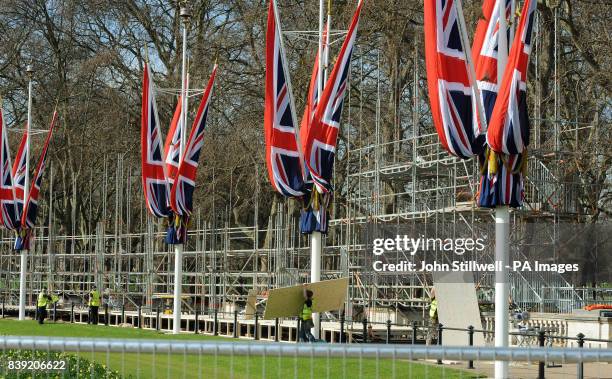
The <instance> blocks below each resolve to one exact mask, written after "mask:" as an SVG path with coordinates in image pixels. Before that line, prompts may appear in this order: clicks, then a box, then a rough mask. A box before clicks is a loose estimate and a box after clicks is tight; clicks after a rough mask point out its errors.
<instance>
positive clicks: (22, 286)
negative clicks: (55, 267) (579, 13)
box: [19, 65, 34, 320]
mask: <svg viewBox="0 0 612 379" xmlns="http://www.w3.org/2000/svg"><path fill="white" fill-rule="evenodd" d="M26 73H27V74H28V79H29V82H28V123H27V124H26V169H25V184H24V189H23V208H22V209H23V211H25V205H26V201H27V199H28V192H29V181H30V125H31V123H32V76H33V75H34V69H33V68H32V65H28V66H27V67H26ZM27 265H28V250H26V249H23V250H21V263H20V272H19V320H25V305H26V267H27Z"/></svg>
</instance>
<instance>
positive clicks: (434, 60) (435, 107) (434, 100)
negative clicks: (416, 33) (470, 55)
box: [424, 0, 485, 159]
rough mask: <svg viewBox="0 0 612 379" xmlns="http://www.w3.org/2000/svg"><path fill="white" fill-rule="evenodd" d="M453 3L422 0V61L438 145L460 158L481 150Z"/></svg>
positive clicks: (470, 155) (450, 1) (480, 139)
mask: <svg viewBox="0 0 612 379" xmlns="http://www.w3.org/2000/svg"><path fill="white" fill-rule="evenodd" d="M455 1H456V0H425V8H424V21H425V61H426V68H427V84H428V88H429V100H430V103H431V115H432V118H433V122H434V125H435V127H436V131H437V132H438V137H439V138H440V143H441V144H442V146H443V147H444V149H446V150H447V151H448V152H449V153H451V154H452V155H455V156H457V157H459V158H462V159H467V158H470V157H472V156H474V155H476V154H478V153H480V152H481V151H482V150H483V148H484V140H485V138H484V135H481V131H480V126H479V123H478V122H477V117H476V116H475V115H476V112H474V110H475V109H476V98H475V96H474V95H473V91H472V88H471V86H470V81H469V78H468V67H467V59H466V52H465V49H464V47H463V45H462V44H461V36H460V34H459V22H458V19H457V16H458V15H457V6H456V5H455Z"/></svg>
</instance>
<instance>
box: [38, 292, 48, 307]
mask: <svg viewBox="0 0 612 379" xmlns="http://www.w3.org/2000/svg"><path fill="white" fill-rule="evenodd" d="M36 304H37V306H39V307H46V306H47V295H46V294H44V293H42V292H41V293H39V294H38V302H37V303H36Z"/></svg>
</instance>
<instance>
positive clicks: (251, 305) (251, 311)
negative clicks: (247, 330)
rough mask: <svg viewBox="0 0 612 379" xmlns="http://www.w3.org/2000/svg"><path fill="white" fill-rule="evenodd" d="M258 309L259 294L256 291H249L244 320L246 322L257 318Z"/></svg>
mask: <svg viewBox="0 0 612 379" xmlns="http://www.w3.org/2000/svg"><path fill="white" fill-rule="evenodd" d="M256 309H257V292H256V291H255V290H249V293H248V295H247V301H246V306H245V309H244V318H245V319H246V320H252V319H253V318H254V316H255V310H256Z"/></svg>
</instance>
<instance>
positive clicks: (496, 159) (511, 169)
mask: <svg viewBox="0 0 612 379" xmlns="http://www.w3.org/2000/svg"><path fill="white" fill-rule="evenodd" d="M479 158H480V159H479V160H480V170H481V174H482V175H481V178H480V188H479V192H480V195H479V198H478V205H479V206H480V207H484V208H495V207H496V206H499V205H509V206H511V207H513V208H518V207H520V206H522V204H523V199H524V197H525V191H524V187H523V183H524V181H523V177H524V173H525V167H526V160H527V156H526V155H525V154H513V155H500V154H497V153H495V152H494V151H493V150H491V149H487V150H486V153H483V154H482V155H481V156H479Z"/></svg>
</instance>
